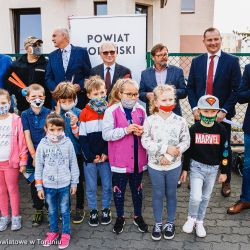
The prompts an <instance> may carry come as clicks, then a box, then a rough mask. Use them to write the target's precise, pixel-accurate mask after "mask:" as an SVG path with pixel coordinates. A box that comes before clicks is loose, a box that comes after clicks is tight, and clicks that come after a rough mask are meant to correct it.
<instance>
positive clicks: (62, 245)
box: [58, 234, 70, 249]
mask: <svg viewBox="0 0 250 250" xmlns="http://www.w3.org/2000/svg"><path fill="white" fill-rule="evenodd" d="M69 241H70V234H62V237H61V240H60V242H59V245H58V248H59V249H64V248H66V247H68V246H69Z"/></svg>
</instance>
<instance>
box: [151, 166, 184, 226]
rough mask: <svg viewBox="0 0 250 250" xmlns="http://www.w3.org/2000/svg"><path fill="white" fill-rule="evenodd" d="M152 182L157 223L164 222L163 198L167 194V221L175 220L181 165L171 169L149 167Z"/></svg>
mask: <svg viewBox="0 0 250 250" xmlns="http://www.w3.org/2000/svg"><path fill="white" fill-rule="evenodd" d="M148 173H149V176H150V179H151V183H152V205H153V212H154V218H155V222H156V223H162V211H163V199H164V196H166V202H167V204H166V207H167V212H168V216H167V221H168V222H172V223H173V222H174V220H175V213H176V207H177V194H176V190H177V184H178V180H179V176H180V173H181V166H179V167H177V168H174V169H172V170H169V171H159V170H155V169H153V168H150V167H149V168H148Z"/></svg>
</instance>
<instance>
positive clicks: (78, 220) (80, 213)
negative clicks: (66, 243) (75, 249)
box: [72, 208, 85, 224]
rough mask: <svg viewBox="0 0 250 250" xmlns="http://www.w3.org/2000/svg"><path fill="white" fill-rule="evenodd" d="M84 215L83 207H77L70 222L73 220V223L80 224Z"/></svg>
mask: <svg viewBox="0 0 250 250" xmlns="http://www.w3.org/2000/svg"><path fill="white" fill-rule="evenodd" d="M84 217H85V212H84V210H83V209H79V208H77V209H76V213H75V214H74V217H73V219H72V222H73V223H74V224H80V223H82V222H83V220H84Z"/></svg>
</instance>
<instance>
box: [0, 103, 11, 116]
mask: <svg viewBox="0 0 250 250" xmlns="http://www.w3.org/2000/svg"><path fill="white" fill-rule="evenodd" d="M9 110H10V104H4V105H0V115H6V114H7V113H8V112H9Z"/></svg>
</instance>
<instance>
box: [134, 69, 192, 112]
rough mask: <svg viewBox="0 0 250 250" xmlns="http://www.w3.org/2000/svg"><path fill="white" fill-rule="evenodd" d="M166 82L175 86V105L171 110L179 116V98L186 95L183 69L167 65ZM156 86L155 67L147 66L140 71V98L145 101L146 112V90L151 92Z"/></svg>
mask: <svg viewBox="0 0 250 250" xmlns="http://www.w3.org/2000/svg"><path fill="white" fill-rule="evenodd" d="M165 83H166V84H171V85H174V87H175V88H176V97H177V100H176V107H175V109H174V110H173V112H174V113H175V114H177V115H180V116H181V114H182V113H181V107H180V103H179V99H183V98H185V97H186V96H187V87H186V84H185V79H184V74H183V70H182V69H181V68H179V67H176V66H173V65H169V66H168V68H167V77H166V80H165ZM156 86H157V81H156V77H155V69H154V68H153V67H150V68H147V69H145V70H144V71H142V73H141V82H140V90H139V92H140V100H141V101H143V102H145V103H146V110H147V114H149V101H148V99H147V97H146V94H147V93H148V92H152V91H153V90H154V88H155V87H156Z"/></svg>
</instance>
